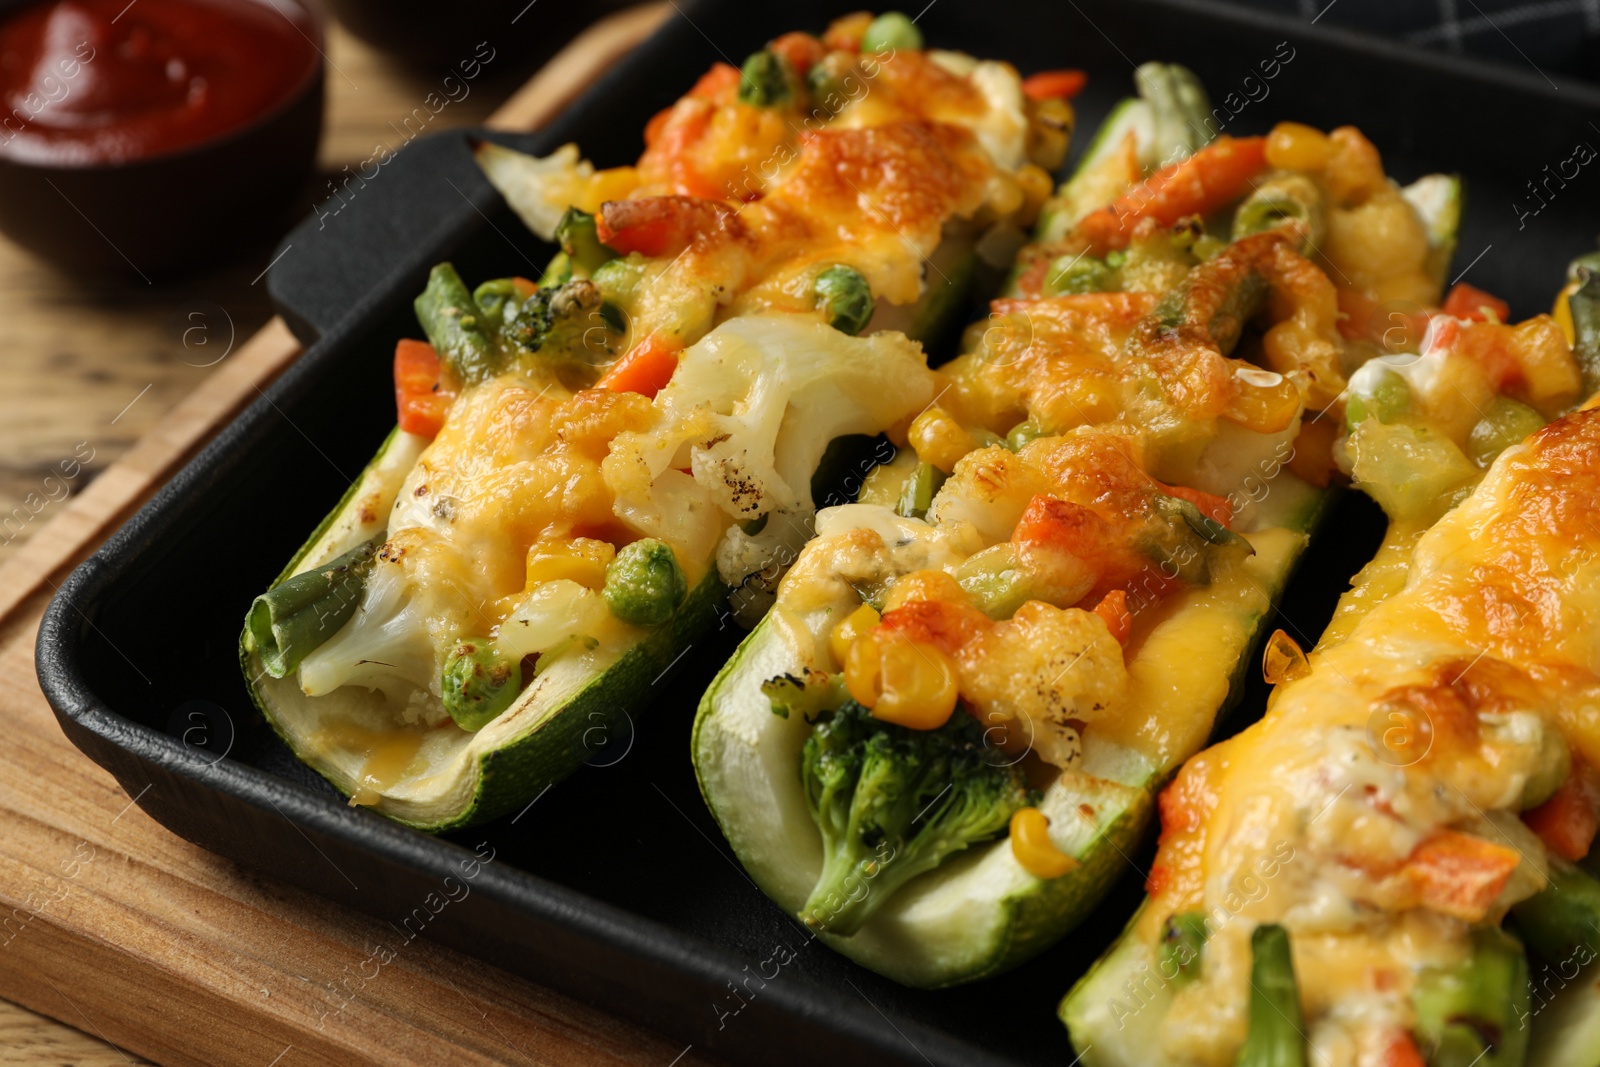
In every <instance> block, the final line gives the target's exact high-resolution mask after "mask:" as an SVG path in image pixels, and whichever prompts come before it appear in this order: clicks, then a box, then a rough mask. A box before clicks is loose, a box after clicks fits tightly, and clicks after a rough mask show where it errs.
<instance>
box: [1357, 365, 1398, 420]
mask: <svg viewBox="0 0 1600 1067" xmlns="http://www.w3.org/2000/svg"><path fill="white" fill-rule="evenodd" d="M1374 377H1375V380H1374V381H1373V382H1372V384H1371V385H1370V386H1368V387H1366V389H1365V390H1364V391H1363V392H1360V393H1352V394H1351V395H1350V399H1349V400H1347V401H1345V405H1344V419H1345V424H1346V425H1347V426H1349V427H1350V428H1351V429H1354V428H1355V427H1357V426H1359V425H1360V424H1361V423H1363V422H1365V421H1366V420H1367V419H1368V418H1376V419H1377V420H1378V421H1379V422H1381V423H1384V424H1385V425H1387V424H1388V423H1391V422H1395V421H1396V420H1398V419H1399V418H1400V417H1401V416H1402V415H1404V414H1405V413H1406V412H1407V411H1409V410H1410V409H1411V386H1410V385H1408V384H1406V380H1405V378H1404V377H1403V376H1402V375H1400V374H1398V373H1396V372H1395V371H1392V370H1390V369H1389V368H1387V367H1381V368H1378V370H1377V374H1376V375H1375V376H1374Z"/></svg>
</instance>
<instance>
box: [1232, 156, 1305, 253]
mask: <svg viewBox="0 0 1600 1067" xmlns="http://www.w3.org/2000/svg"><path fill="white" fill-rule="evenodd" d="M1291 223H1297V224H1299V226H1300V229H1301V234H1302V236H1301V240H1300V250H1301V251H1302V252H1308V251H1310V250H1311V249H1313V248H1316V247H1317V246H1319V245H1320V244H1322V238H1323V236H1324V234H1325V233H1326V232H1327V215H1326V212H1325V211H1324V208H1323V198H1322V192H1321V190H1320V189H1318V188H1317V183H1316V182H1314V181H1312V180H1311V179H1310V178H1308V177H1306V176H1305V175H1304V174H1293V173H1288V174H1275V175H1273V176H1271V177H1269V178H1267V179H1266V180H1265V181H1263V182H1262V183H1261V184H1260V185H1258V186H1257V187H1256V189H1255V191H1254V192H1252V193H1251V194H1250V195H1249V196H1248V197H1246V198H1245V201H1244V203H1242V204H1240V205H1239V208H1238V210H1237V211H1235V212H1234V213H1233V239H1234V240H1235V241H1237V240H1238V239H1239V238H1241V237H1249V236H1250V235H1251V234H1255V233H1264V232H1265V231H1267V230H1272V229H1276V228H1278V227H1279V226H1283V225H1286V224H1291Z"/></svg>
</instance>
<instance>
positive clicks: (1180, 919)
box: [1161, 911, 1208, 986]
mask: <svg viewBox="0 0 1600 1067" xmlns="http://www.w3.org/2000/svg"><path fill="white" fill-rule="evenodd" d="M1207 936H1208V934H1207V932H1206V917H1205V916H1204V915H1202V914H1200V913H1199V912H1197V911H1189V912H1182V913H1180V914H1177V915H1169V916H1168V917H1167V921H1166V923H1165V924H1163V925H1162V927H1161V976H1162V977H1163V978H1165V979H1167V981H1169V982H1172V983H1173V984H1174V985H1177V986H1182V985H1187V984H1188V983H1190V982H1192V981H1194V980H1195V979H1196V978H1198V977H1200V965H1201V958H1202V956H1203V955H1204V953H1205V950H1206V937H1207Z"/></svg>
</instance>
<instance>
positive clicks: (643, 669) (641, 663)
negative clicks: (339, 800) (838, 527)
mask: <svg viewBox="0 0 1600 1067" xmlns="http://www.w3.org/2000/svg"><path fill="white" fill-rule="evenodd" d="M427 443H428V442H427V439H426V438H422V437H417V436H415V435H412V434H408V433H404V432H403V431H401V430H399V429H396V430H395V431H394V432H392V433H391V434H390V435H389V437H388V439H387V440H385V441H384V443H383V445H382V447H381V448H379V450H378V453H377V455H376V456H374V457H373V459H372V461H371V462H370V463H369V464H367V467H366V469H365V470H364V471H362V473H361V476H360V477H359V478H357V479H356V481H355V483H354V484H353V485H352V486H351V487H350V489H349V490H348V491H347V492H346V493H345V496H344V498H343V499H342V500H340V501H339V503H338V504H337V505H336V506H335V507H334V509H333V510H332V511H331V512H330V513H329V514H328V516H327V517H326V518H325V519H323V521H322V524H321V525H320V526H319V527H318V528H317V530H316V532H314V533H313V534H312V535H311V537H310V539H309V540H308V541H306V543H305V544H304V545H302V546H301V548H300V550H299V551H298V552H296V553H295V556H294V558H293V559H292V560H290V561H289V565H288V566H287V567H285V568H284V569H283V572H282V573H281V574H279V575H278V577H277V578H276V579H275V580H274V581H273V583H272V584H273V585H274V586H276V585H279V584H281V583H282V582H283V581H285V580H286V579H288V578H290V577H292V576H293V575H295V574H299V573H301V572H304V571H308V570H311V569H312V568H314V567H316V566H318V565H320V564H323V563H326V562H328V561H330V560H333V559H335V558H337V557H339V556H340V555H343V554H344V553H345V552H347V551H349V550H350V549H352V548H354V547H356V546H357V545H360V544H362V543H364V542H366V541H368V540H370V539H371V538H373V537H375V536H376V535H378V534H379V533H381V532H382V531H383V529H384V528H385V522H384V519H385V517H387V515H388V514H389V512H390V510H391V509H392V508H393V507H394V501H395V496H396V494H397V493H398V492H399V489H400V486H401V483H402V482H403V481H404V480H405V477H406V475H407V473H408V472H409V471H410V470H411V468H412V467H413V466H414V465H415V463H416V461H417V457H418V456H419V455H420V454H421V452H422V449H423V448H424V447H425V446H426V445H427ZM726 593H727V589H726V587H725V586H723V584H722V582H721V581H720V580H719V579H718V578H717V572H716V568H715V567H712V568H711V569H710V571H709V572H708V573H707V575H706V577H705V578H704V579H702V580H701V582H700V583H699V585H697V586H696V587H695V588H694V589H692V590H691V591H690V593H689V596H688V597H687V599H686V600H685V601H684V603H683V604H682V605H681V606H680V607H679V608H678V610H677V612H676V613H675V614H674V615H673V616H672V618H671V619H669V620H668V621H667V622H665V623H663V624H662V625H660V626H658V627H656V628H655V629H654V630H652V631H651V632H650V633H649V634H648V635H647V636H646V637H645V638H644V639H643V640H642V641H640V642H639V643H638V644H635V645H634V646H633V647H631V648H630V649H628V650H627V651H626V652H623V653H622V654H621V655H620V656H618V657H617V658H615V659H614V660H612V661H611V662H610V663H608V664H606V665H604V666H599V665H597V664H596V663H595V662H594V661H592V660H589V659H587V658H584V657H563V658H561V659H559V660H557V661H556V662H555V663H553V664H552V665H551V667H550V669H549V670H547V671H544V672H542V673H541V674H539V675H538V677H537V678H535V679H534V680H533V682H531V683H530V684H529V685H528V687H527V688H526V689H524V690H523V692H522V693H521V694H520V695H519V696H518V698H517V700H516V702H515V703H513V704H512V706H511V707H510V708H508V709H507V710H506V711H505V712H504V713H502V714H501V715H500V716H498V717H497V718H495V719H494V720H493V721H492V722H490V723H489V724H488V725H487V726H485V727H484V728H483V729H481V730H478V731H476V732H475V733H467V732H465V731H461V730H453V729H450V730H432V731H427V734H426V736H425V737H424V736H423V735H422V734H421V733H419V732H417V731H405V730H395V729H393V723H392V718H391V717H392V712H391V711H390V709H388V708H387V707H386V706H384V704H383V698H382V697H381V696H379V695H376V694H372V693H370V692H369V691H368V690H365V689H360V688H357V687H354V686H344V687H342V688H340V689H337V690H335V691H334V692H332V693H329V694H326V695H324V696H319V697H307V696H306V695H305V694H304V693H302V692H301V691H300V686H299V682H298V680H297V677H296V675H295V674H294V673H293V672H291V673H290V674H289V675H288V676H287V677H284V678H273V677H272V676H271V675H269V674H268V673H267V671H266V667H265V665H264V664H263V662H262V660H261V655H260V651H259V650H258V649H257V648H256V643H255V640H254V638H253V637H252V636H251V634H250V631H249V629H248V628H246V630H245V632H244V634H243V635H242V636H241V638H240V642H239V659H240V664H241V666H242V667H243V669H244V674H245V678H246V680H247V681H248V683H249V689H250V696H251V699H252V700H254V701H255V704H256V707H258V708H259V709H260V710H261V713H262V715H263V716H265V718H266V720H267V722H268V723H269V724H270V725H271V726H272V729H273V730H274V731H275V732H276V733H277V734H278V736H279V737H281V738H282V739H283V740H284V743H285V744H287V745H288V746H289V748H290V750H291V751H292V752H294V754H295V756H296V757H298V758H299V759H300V760H301V761H303V762H304V763H306V764H307V765H308V766H310V767H311V768H312V769H313V770H315V771H316V772H317V773H318V774H321V775H322V776H323V777H324V778H326V779H327V780H328V781H329V782H330V783H332V785H333V787H334V788H335V789H337V790H339V792H340V793H342V794H344V795H345V796H350V797H354V798H356V799H354V800H352V803H353V804H354V803H362V804H370V806H371V807H372V808H373V810H375V811H378V812H380V813H382V814H384V815H387V816H389V817H390V818H392V819H394V820H396V821H397V822H402V823H405V824H406V825H408V826H414V827H416V828H417V829H420V830H428V831H441V830H449V829H452V828H455V827H460V826H465V825H468V824H471V823H476V822H482V821H485V820H487V819H492V818H495V817H497V816H500V815H504V814H506V813H508V812H510V811H513V810H515V809H516V808H518V807H519V806H520V805H523V804H526V803H527V802H528V801H529V800H530V799H532V798H533V797H536V796H538V794H539V793H540V792H541V791H542V790H543V789H544V788H545V787H546V786H548V785H550V784H551V783H553V782H556V781H559V780H560V779H562V778H564V777H566V776H567V775H568V774H570V773H572V772H573V771H574V770H576V769H577V767H578V766H579V765H580V764H581V763H582V762H583V761H584V760H585V759H588V758H591V757H593V755H594V754H595V751H596V749H595V748H594V746H593V745H592V744H590V743H589V740H588V739H591V738H595V737H611V736H616V732H617V731H618V730H620V729H622V728H623V725H624V723H623V717H624V710H623V709H625V708H628V707H634V706H637V705H638V703H639V701H640V699H641V697H642V695H643V694H644V693H645V692H646V691H648V690H649V688H650V685H651V683H652V682H653V681H654V680H655V679H656V678H658V677H659V676H660V675H661V673H662V672H663V671H665V670H666V669H667V668H668V667H669V666H670V665H671V664H672V662H673V661H674V660H675V659H676V658H677V656H678V655H679V654H680V653H681V652H682V651H683V649H684V648H685V647H686V646H687V645H688V644H689V643H690V642H692V641H693V640H694V638H695V636H696V635H697V634H699V633H702V632H704V631H705V630H707V629H708V628H709V627H710V626H711V624H712V623H713V622H714V621H715V620H716V617H717V611H718V609H719V608H720V606H721V604H722V602H723V599H724V597H725V596H726ZM330 717H331V718H334V719H337V720H339V721H341V722H349V723H368V724H370V725H367V726H359V725H351V726H345V727H341V728H340V729H341V730H343V731H345V732H346V733H348V732H350V731H365V732H368V733H370V734H371V735H373V738H374V744H373V747H372V749H371V751H370V753H369V754H361V753H358V752H355V751H353V750H351V749H350V748H347V747H346V746H343V745H339V744H331V743H329V742H331V741H333V740H336V739H337V738H336V737H333V736H330V735H329V733H328V732H325V730H324V728H323V727H322V725H321V724H322V723H323V722H325V721H326V720H327V718H330ZM386 731H387V732H389V733H391V734H392V735H393V736H392V737H391V738H388V739H382V740H378V738H379V737H380V736H381V735H382V734H383V733H384V732H386ZM591 731H600V732H591ZM419 739H420V743H419ZM418 756H422V757H423V758H425V759H426V760H427V761H428V765H429V767H430V768H431V772H430V773H428V774H427V775H425V776H420V777H417V776H413V777H412V778H411V779H410V780H408V781H406V782H404V783H401V784H398V785H395V784H391V783H390V782H388V781H385V778H388V777H390V776H393V777H395V778H398V777H399V775H400V773H401V772H402V771H404V770H405V768H406V766H407V765H408V764H409V763H411V762H412V760H413V759H415V758H416V757H418Z"/></svg>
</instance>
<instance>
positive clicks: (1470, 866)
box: [1401, 830, 1522, 922]
mask: <svg viewBox="0 0 1600 1067" xmlns="http://www.w3.org/2000/svg"><path fill="white" fill-rule="evenodd" d="M1521 859H1522V857H1521V856H1520V855H1518V853H1517V851H1516V849H1511V848H1506V847H1504V846H1503V845H1497V844H1495V843H1494V842H1492V841H1485V840H1484V839H1483V838H1481V837H1474V836H1472V835H1471V834H1464V833H1461V832H1460V831H1457V830H1441V831H1439V832H1438V833H1436V834H1434V835H1433V836H1432V837H1430V838H1428V839H1427V840H1426V841H1424V842H1422V844H1420V845H1418V846H1417V847H1416V849H1415V851H1413V852H1412V853H1411V855H1410V857H1409V858H1408V859H1407V860H1406V862H1405V864H1404V865H1403V866H1402V868H1401V870H1402V872H1403V875H1404V877H1405V878H1406V879H1407V880H1408V881H1409V882H1411V884H1412V885H1413V886H1414V887H1415V888H1416V890H1417V895H1418V897H1419V898H1420V899H1421V901H1422V903H1423V904H1425V905H1426V906H1428V907H1430V908H1432V909H1433V910H1434V911H1437V912H1441V913H1442V914H1445V915H1453V916H1455V917H1456V918H1458V919H1464V920H1466V921H1467V922H1477V921H1478V920H1480V919H1482V918H1483V917H1484V915H1485V914H1486V913H1487V912H1488V910H1489V905H1490V904H1492V903H1493V902H1494V899H1495V898H1496V897H1498V896H1499V895H1500V890H1502V889H1504V888H1505V885H1506V880H1507V879H1508V878H1510V877H1511V872H1512V871H1513V870H1515V869H1516V866H1517V864H1518V862H1520V861H1521Z"/></svg>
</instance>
